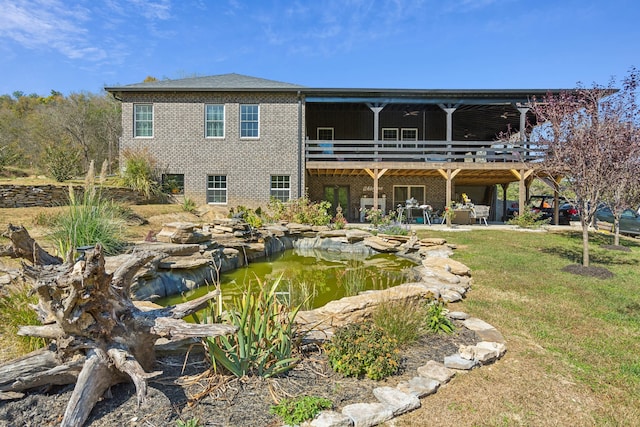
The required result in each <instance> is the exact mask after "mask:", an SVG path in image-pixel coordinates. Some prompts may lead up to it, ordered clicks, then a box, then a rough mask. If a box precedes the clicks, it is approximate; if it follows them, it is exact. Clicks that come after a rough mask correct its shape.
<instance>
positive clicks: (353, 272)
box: [336, 259, 369, 296]
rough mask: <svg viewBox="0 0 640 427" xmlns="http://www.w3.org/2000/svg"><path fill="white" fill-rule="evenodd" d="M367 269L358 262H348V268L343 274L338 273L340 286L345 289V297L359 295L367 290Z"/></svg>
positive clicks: (337, 277) (337, 278)
mask: <svg viewBox="0 0 640 427" xmlns="http://www.w3.org/2000/svg"><path fill="white" fill-rule="evenodd" d="M368 277H369V275H368V274H367V269H366V267H365V266H364V264H363V263H362V262H360V261H358V260H355V259H353V260H349V261H347V266H346V267H345V269H344V270H342V272H340V273H338V275H337V276H336V280H337V281H338V284H339V286H342V287H343V288H344V294H345V296H353V295H358V294H359V293H360V292H362V291H364V290H365V289H366V288H367V278H368Z"/></svg>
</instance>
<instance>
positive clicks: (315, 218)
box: [268, 196, 331, 225]
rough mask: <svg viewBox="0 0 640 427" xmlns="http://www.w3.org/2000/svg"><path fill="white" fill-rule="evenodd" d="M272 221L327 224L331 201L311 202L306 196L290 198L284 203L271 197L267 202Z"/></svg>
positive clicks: (329, 219) (329, 218)
mask: <svg viewBox="0 0 640 427" xmlns="http://www.w3.org/2000/svg"><path fill="white" fill-rule="evenodd" d="M268 208H269V210H270V211H271V212H272V220H273V221H289V222H297V223H300V224H311V225H327V224H329V222H331V214H330V213H329V211H330V209H331V203H330V202H327V201H326V200H325V201H321V202H312V201H311V200H309V198H308V197H307V196H303V197H301V198H299V199H295V200H290V201H288V202H286V203H283V202H282V201H280V200H278V199H276V198H273V197H272V198H271V201H270V202H269V204H268Z"/></svg>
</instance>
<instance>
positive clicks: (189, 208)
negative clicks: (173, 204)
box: [182, 196, 198, 213]
mask: <svg viewBox="0 0 640 427" xmlns="http://www.w3.org/2000/svg"><path fill="white" fill-rule="evenodd" d="M197 209H198V205H197V204H196V202H195V201H194V200H193V199H192V198H190V197H186V196H185V198H184V200H183V201H182V210H183V211H185V212H189V213H194V212H195V211H196V210H197Z"/></svg>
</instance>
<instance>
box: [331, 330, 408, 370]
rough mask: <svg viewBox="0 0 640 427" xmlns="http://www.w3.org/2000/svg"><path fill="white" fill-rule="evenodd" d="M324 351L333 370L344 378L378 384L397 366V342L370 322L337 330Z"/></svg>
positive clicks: (398, 361) (398, 362) (398, 357)
mask: <svg viewBox="0 0 640 427" xmlns="http://www.w3.org/2000/svg"><path fill="white" fill-rule="evenodd" d="M325 350H326V352H327V356H328V358H329V364H330V365H331V367H332V368H333V370H334V371H336V372H338V373H339V374H342V375H344V376H347V377H358V378H359V377H361V376H363V375H364V376H366V377H367V378H371V379H372V380H381V379H383V378H386V377H388V376H389V375H393V374H394V373H396V372H397V370H398V368H399V366H400V352H399V351H398V342H397V341H396V340H395V339H394V338H391V337H389V336H388V335H386V334H385V332H384V331H383V330H382V329H381V328H380V327H378V326H376V325H375V324H374V323H373V322H371V321H365V322H362V323H354V324H350V325H347V326H345V327H342V328H338V329H337V330H336V332H335V334H334V336H333V338H331V341H329V342H328V343H326V344H325Z"/></svg>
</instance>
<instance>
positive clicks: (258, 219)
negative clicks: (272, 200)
mask: <svg viewBox="0 0 640 427" xmlns="http://www.w3.org/2000/svg"><path fill="white" fill-rule="evenodd" d="M229 217H230V218H242V220H243V221H245V222H246V223H247V224H249V225H250V226H251V227H252V228H260V227H262V225H263V223H264V221H263V219H262V209H261V208H257V209H256V210H253V209H250V208H247V207H245V206H237V207H236V208H235V209H234V208H231V209H230V210H229Z"/></svg>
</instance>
